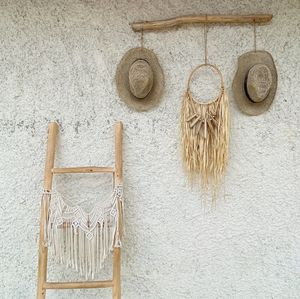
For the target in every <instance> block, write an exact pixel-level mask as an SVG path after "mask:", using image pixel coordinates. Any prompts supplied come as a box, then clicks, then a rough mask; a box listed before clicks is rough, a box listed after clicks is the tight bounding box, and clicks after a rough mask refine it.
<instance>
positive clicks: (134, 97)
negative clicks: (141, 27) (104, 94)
mask: <svg viewBox="0 0 300 299" xmlns="http://www.w3.org/2000/svg"><path fill="white" fill-rule="evenodd" d="M116 84H117V89H118V92H119V96H120V98H121V100H122V101H124V102H125V103H126V104H127V105H128V106H129V107H131V108H133V109H135V110H137V111H146V110H149V109H151V108H153V107H155V106H156V105H157V104H158V103H159V100H160V99H161V96H162V93H163V90H164V74H163V71H162V68H161V66H160V64H159V61H158V59H157V57H156V55H155V53H154V52H153V51H152V50H149V49H146V48H144V38H143V31H142V33H141V47H138V48H133V49H130V50H129V51H127V52H126V53H125V55H124V56H123V58H122V60H121V61H120V63H119V65H118V67H117V72H116Z"/></svg>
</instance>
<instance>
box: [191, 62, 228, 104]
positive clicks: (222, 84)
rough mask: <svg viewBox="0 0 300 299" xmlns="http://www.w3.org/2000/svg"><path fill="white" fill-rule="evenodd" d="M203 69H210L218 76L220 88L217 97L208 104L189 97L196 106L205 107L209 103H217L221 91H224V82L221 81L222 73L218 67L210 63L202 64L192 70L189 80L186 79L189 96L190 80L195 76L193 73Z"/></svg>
mask: <svg viewBox="0 0 300 299" xmlns="http://www.w3.org/2000/svg"><path fill="white" fill-rule="evenodd" d="M204 67H209V68H210V69H212V70H213V71H214V72H215V73H216V74H217V75H219V77H220V79H221V88H220V93H219V95H218V96H217V97H215V98H214V99H213V100H211V101H208V102H202V101H199V100H196V99H195V98H194V97H193V96H191V99H192V100H193V101H195V102H196V103H198V104H201V105H207V104H211V103H214V102H215V101H217V100H218V99H219V98H220V96H221V95H222V93H223V91H224V80H223V76H222V73H221V71H220V70H219V69H218V67H217V66H216V65H214V64H210V63H204V64H200V65H198V66H197V67H196V68H194V70H193V71H192V72H191V74H190V76H189V78H188V82H187V93H188V94H190V95H191V90H190V84H191V81H192V78H193V76H194V75H195V73H197V72H198V71H199V70H200V69H201V68H204Z"/></svg>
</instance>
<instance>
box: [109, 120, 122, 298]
mask: <svg viewBox="0 0 300 299" xmlns="http://www.w3.org/2000/svg"><path fill="white" fill-rule="evenodd" d="M122 131H123V124H122V123H121V122H118V123H117V124H116V127H115V176H114V179H115V186H116V185H121V184H122V183H123V157H122V151H123V147H122V141H123V140H122V139H123V138H122ZM120 208H121V207H120V206H119V219H120V220H119V231H121V226H122V221H123V219H122V213H121V211H120ZM112 298H113V299H121V249H120V248H114V253H113V293H112Z"/></svg>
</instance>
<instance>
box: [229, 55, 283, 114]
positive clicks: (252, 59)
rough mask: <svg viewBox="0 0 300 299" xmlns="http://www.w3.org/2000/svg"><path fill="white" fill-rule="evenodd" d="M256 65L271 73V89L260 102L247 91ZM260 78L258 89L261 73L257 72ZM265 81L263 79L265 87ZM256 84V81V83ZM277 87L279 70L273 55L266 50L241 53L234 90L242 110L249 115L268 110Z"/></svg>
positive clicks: (234, 80) (233, 85)
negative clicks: (253, 98) (250, 75)
mask: <svg viewBox="0 0 300 299" xmlns="http://www.w3.org/2000/svg"><path fill="white" fill-rule="evenodd" d="M256 66H263V67H264V68H265V69H267V71H268V73H269V76H270V78H269V80H270V83H269V85H270V86H269V91H268V94H267V95H266V97H265V98H264V99H263V100H261V101H260V102H255V101H253V100H251V95H249V92H248V91H247V83H248V80H249V74H250V73H251V72H250V70H251V69H253V70H254V69H255V67H256ZM254 75H255V74H254ZM256 76H257V78H258V82H257V84H256V85H257V86H256V88H257V90H258V89H259V81H262V80H261V79H259V76H260V74H259V73H257V74H256ZM264 84H265V82H263V81H262V85H263V87H264ZM254 86H255V83H254ZM276 89H277V71H276V67H275V64H274V61H273V58H272V55H271V54H270V53H269V52H266V51H251V52H247V53H245V54H243V55H241V56H240V57H239V58H238V69H237V72H236V74H235V77H234V79H233V84H232V91H233V95H234V98H235V101H236V103H237V104H238V106H239V108H240V109H241V111H243V112H244V113H246V114H248V115H259V114H261V113H263V112H265V111H267V110H268V109H269V107H270V105H271V104H272V102H273V99H274V97H275V94H276Z"/></svg>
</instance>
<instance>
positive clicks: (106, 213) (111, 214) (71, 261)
mask: <svg viewBox="0 0 300 299" xmlns="http://www.w3.org/2000/svg"><path fill="white" fill-rule="evenodd" d="M122 197H123V192H122V186H117V187H116V188H115V189H114V193H113V196H112V200H111V201H108V202H106V206H103V207H100V206H96V207H95V208H94V209H93V210H92V212H91V213H89V214H86V213H85V212H84V211H83V210H82V209H81V208H80V207H72V206H69V205H67V204H66V203H65V202H64V201H63V200H62V199H61V198H60V197H57V198H55V197H53V198H52V199H51V194H50V193H49V192H45V193H44V195H43V200H42V204H43V208H44V209H45V211H47V213H48V217H47V221H46V223H45V238H46V242H45V246H51V247H53V250H54V254H55V256H56V259H57V260H58V262H59V263H62V264H65V265H66V267H70V268H73V269H75V270H76V271H78V272H79V273H80V275H81V276H84V277H85V278H86V279H89V278H91V279H94V277H95V275H96V274H97V273H99V272H100V270H101V268H102V267H103V264H104V261H105V259H106V257H107V256H108V254H109V253H110V252H111V251H112V250H113V248H114V247H120V246H121V236H122V232H120V225H119V221H120V219H119V218H120V217H121V218H122V219H123V211H124V207H123V206H124V205H123V198H122ZM119 209H121V210H120V211H119Z"/></svg>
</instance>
